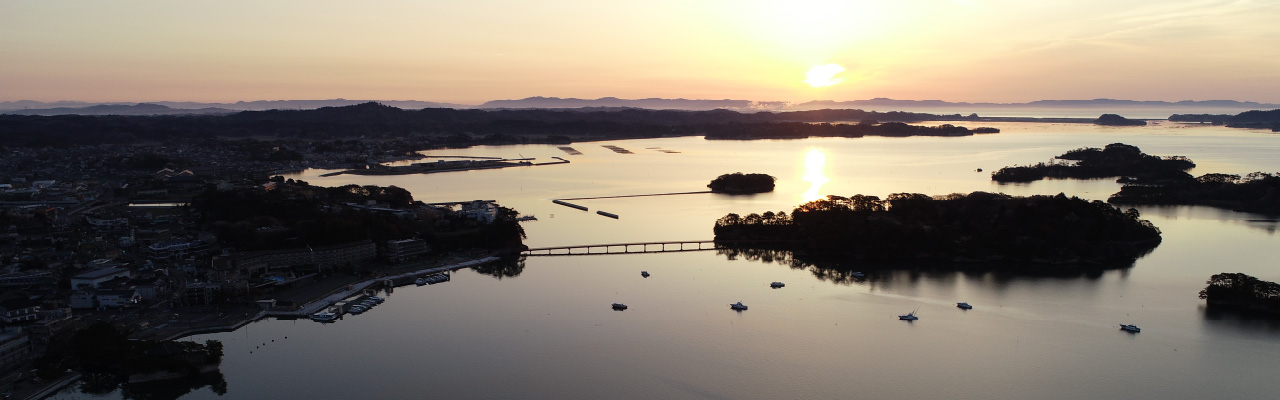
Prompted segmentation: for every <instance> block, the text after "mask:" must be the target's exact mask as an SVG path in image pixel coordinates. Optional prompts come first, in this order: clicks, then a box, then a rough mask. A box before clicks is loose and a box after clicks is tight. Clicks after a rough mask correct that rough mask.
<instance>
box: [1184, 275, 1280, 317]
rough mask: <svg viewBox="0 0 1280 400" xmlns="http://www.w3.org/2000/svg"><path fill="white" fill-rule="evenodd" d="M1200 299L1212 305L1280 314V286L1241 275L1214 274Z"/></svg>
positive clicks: (1201, 293) (1201, 292) (1202, 291)
mask: <svg viewBox="0 0 1280 400" xmlns="http://www.w3.org/2000/svg"><path fill="white" fill-rule="evenodd" d="M1205 283H1207V284H1208V286H1206V287H1205V288H1204V290H1201V291H1200V298H1201V299H1204V300H1205V301H1206V302H1208V303H1209V304H1210V305H1227V306H1236V307H1243V308H1248V309H1251V310H1259V311H1268V312H1275V313H1280V284H1277V283H1275V282H1268V281H1264V280H1261V279H1258V278H1255V277H1252V276H1249V275H1245V274H1241V273H1226V272H1224V273H1221V274H1214V275H1213V276H1211V277H1209V280H1208V281H1207V282H1205Z"/></svg>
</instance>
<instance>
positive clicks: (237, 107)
mask: <svg viewBox="0 0 1280 400" xmlns="http://www.w3.org/2000/svg"><path fill="white" fill-rule="evenodd" d="M371 101H372V100H347V99H331V100H257V101H237V102H235V103H201V102H193V101H155V102H149V103H136V104H135V103H119V102H109V103H87V102H79V101H55V102H40V101H32V100H19V101H4V102H0V114H16V115H71V114H76V115H178V114H226V113H231V112H237V111H266V110H314V109H317V108H321V107H343V106H353V105H357V104H364V103H369V102H371ZM376 102H377V103H381V104H385V105H389V106H393V107H397V108H401V109H405V110H417V109H423V108H457V109H462V108H471V107H473V106H469V105H464V104H453V103H437V102H430V101H417V100H378V101H376Z"/></svg>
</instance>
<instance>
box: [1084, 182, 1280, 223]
mask: <svg viewBox="0 0 1280 400" xmlns="http://www.w3.org/2000/svg"><path fill="white" fill-rule="evenodd" d="M1278 194H1280V175H1277V174H1272V173H1266V172H1252V173H1249V174H1247V175H1245V176H1243V177H1242V176H1240V175H1235V174H1218V173H1210V174H1204V175H1201V176H1199V177H1195V178H1192V177H1189V176H1188V177H1186V178H1183V179H1177V180H1171V181H1165V182H1160V183H1159V184H1129V185H1125V186H1123V187H1121V188H1120V192H1118V193H1116V194H1113V195H1111V197H1110V198H1109V199H1107V201H1108V202H1111V203H1116V204H1168V205H1175V204H1176V205H1201V206H1210V207H1218V208H1226V209H1231V210H1235V211H1243V212H1255V213H1262V214H1270V215H1280V195H1278Z"/></svg>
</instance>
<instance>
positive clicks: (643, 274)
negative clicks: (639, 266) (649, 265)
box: [640, 271, 649, 278]
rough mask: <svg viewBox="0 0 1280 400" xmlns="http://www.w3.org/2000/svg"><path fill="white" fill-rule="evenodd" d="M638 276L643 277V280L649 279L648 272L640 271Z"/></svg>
mask: <svg viewBox="0 0 1280 400" xmlns="http://www.w3.org/2000/svg"><path fill="white" fill-rule="evenodd" d="M640 276H643V277H645V278H648V277H649V271H640Z"/></svg>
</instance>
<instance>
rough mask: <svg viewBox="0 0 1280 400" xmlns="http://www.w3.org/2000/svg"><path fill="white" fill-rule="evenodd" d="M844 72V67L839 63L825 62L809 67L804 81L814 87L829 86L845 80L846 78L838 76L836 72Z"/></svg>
mask: <svg viewBox="0 0 1280 400" xmlns="http://www.w3.org/2000/svg"><path fill="white" fill-rule="evenodd" d="M841 72H844V67H841V66H840V65H839V64H823V65H814V66H813V68H809V72H807V73H805V74H804V83H808V84H809V86H813V87H827V86H831V85H835V84H837V83H840V82H841V81H844V78H836V74H839V73H841Z"/></svg>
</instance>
